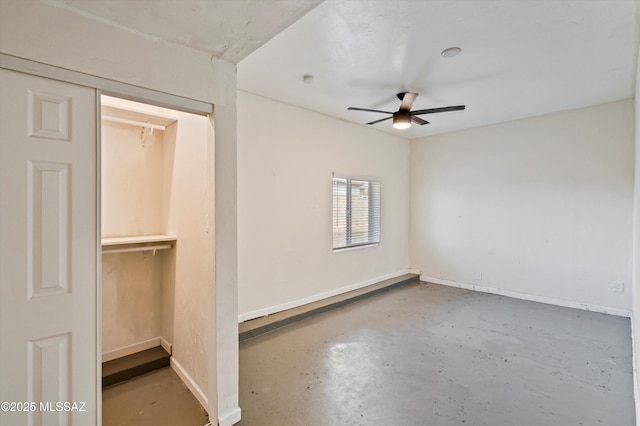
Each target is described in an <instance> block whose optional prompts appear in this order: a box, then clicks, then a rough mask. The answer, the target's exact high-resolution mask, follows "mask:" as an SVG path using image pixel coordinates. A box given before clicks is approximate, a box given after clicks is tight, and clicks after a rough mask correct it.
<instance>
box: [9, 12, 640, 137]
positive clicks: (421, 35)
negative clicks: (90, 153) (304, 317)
mask: <svg viewBox="0 0 640 426" xmlns="http://www.w3.org/2000/svg"><path fill="white" fill-rule="evenodd" d="M0 1H1V0H0ZM41 1H43V2H46V3H49V4H53V5H56V6H57V7H64V8H68V9H71V10H73V11H74V12H76V13H79V14H82V15H84V16H88V17H90V18H92V19H96V20H99V21H103V22H107V23H109V24H111V25H115V26H119V27H122V28H125V29H126V30H128V31H134V32H136V33H139V34H142V35H144V36H146V37H152V38H155V39H161V40H166V41H168V42H172V43H177V44H181V45H185V46H189V47H191V48H194V49H198V50H200V51H204V52H207V53H209V54H211V55H212V56H216V57H221V58H224V59H227V60H229V61H231V62H233V63H238V86H239V88H240V89H242V90H245V91H248V92H252V93H256V94H259V95H262V96H265V97H268V98H272V99H276V100H279V101H282V102H285V103H288V104H292V105H296V106H299V107H303V108H307V109H310V110H314V111H318V112H321V113H324V114H327V115H331V116H334V117H337V118H340V119H344V120H348V121H353V122H354V123H360V124H362V123H366V122H368V121H372V120H376V119H378V118H383V117H385V116H384V115H379V114H376V113H370V112H356V111H347V107H349V106H355V107H362V108H372V109H382V110H388V111H395V110H397V109H398V106H399V101H398V100H397V98H396V97H395V94H396V93H397V92H399V91H405V90H406V91H415V92H418V93H419V94H420V96H419V97H418V98H417V100H416V102H415V104H414V109H424V108H432V107H440V106H447V105H459V104H465V105H466V106H467V109H466V110H465V111H458V112H447V113H442V114H434V115H429V116H423V118H427V119H428V120H429V121H430V122H431V124H429V125H425V126H416V125H414V126H412V127H411V128H410V129H408V130H403V131H399V130H395V129H393V128H392V127H391V122H390V121H385V122H382V123H379V124H375V125H373V126H372V127H374V128H376V129H379V130H382V131H388V132H391V133H395V134H398V135H402V136H405V137H408V138H416V137H421V136H426V135H430V134H436V133H442V132H448V131H453V130H459V129H464V128H469V127H477V126H482V125H487V124H491V123H497V122H502V121H508V120H514V119H518V118H524V117H529V116H535V115H541V114H546V113H550V112H554V111H559V110H565V109H572V108H580V107H584V106H589V105H595V104H599V103H604V102H609V101H615V100H619V99H625V98H629V97H632V96H633V93H634V82H635V77H634V76H635V65H636V55H637V40H638V10H637V9H638V6H637V5H638V1H637V0H326V1H324V2H322V0H108V1H97V0H41ZM451 46H459V47H461V48H462V53H461V54H460V55H459V56H457V57H454V58H443V57H442V56H441V55H440V52H441V51H442V50H443V49H445V48H447V47H451ZM305 74H311V75H313V76H314V80H313V83H311V84H306V83H304V82H303V80H302V77H303V75H305Z"/></svg>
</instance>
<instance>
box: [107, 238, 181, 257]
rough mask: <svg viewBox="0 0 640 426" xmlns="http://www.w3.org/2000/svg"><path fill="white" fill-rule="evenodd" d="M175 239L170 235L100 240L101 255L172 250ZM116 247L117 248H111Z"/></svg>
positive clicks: (154, 252)
mask: <svg viewBox="0 0 640 426" xmlns="http://www.w3.org/2000/svg"><path fill="white" fill-rule="evenodd" d="M176 240H177V238H176V237H175V236H171V235H131V236H126V237H107V238H102V253H103V254H108V253H130V252H137V251H153V254H154V255H155V254H156V250H167V249H170V248H173V245H174V243H175V242H176ZM112 246H117V247H112Z"/></svg>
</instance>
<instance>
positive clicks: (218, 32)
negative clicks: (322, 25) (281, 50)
mask: <svg viewBox="0 0 640 426" xmlns="http://www.w3.org/2000/svg"><path fill="white" fill-rule="evenodd" d="M0 1H1V0H0ZM41 1H43V2H45V3H49V4H53V5H56V6H57V7H64V8H67V9H69V10H71V11H73V12H75V13H78V14H81V15H83V16H86V17H88V18H90V19H94V20H98V21H102V22H106V23H108V24H111V25H115V26H118V27H121V28H124V29H126V30H128V31H134V32H136V33H139V34H143V35H145V36H151V37H153V38H156V39H160V40H165V41H169V42H172V43H177V44H180V45H184V46H189V47H191V48H194V49H197V50H200V51H203V52H206V53H209V54H211V55H213V56H216V57H219V58H223V59H226V60H228V61H230V62H233V63H234V64H237V63H238V62H239V61H240V60H241V59H243V58H244V57H245V56H247V55H248V54H249V53H251V52H253V51H254V50H255V49H257V48H258V47H259V46H261V45H263V44H264V43H265V42H266V41H268V40H269V39H271V38H272V37H273V36H274V35H276V34H278V33H279V32H281V31H282V30H283V29H285V28H287V27H288V26H289V25H291V24H292V23H293V22H295V21H296V20H297V19H299V18H300V17H301V16H302V15H304V14H305V13H307V12H308V11H309V10H311V9H313V8H314V7H315V6H316V5H318V4H320V3H321V2H322V0H100V1H99V0H41Z"/></svg>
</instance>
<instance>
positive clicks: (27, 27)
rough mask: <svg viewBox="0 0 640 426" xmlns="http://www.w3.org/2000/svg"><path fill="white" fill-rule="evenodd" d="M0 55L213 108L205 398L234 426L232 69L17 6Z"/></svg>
mask: <svg viewBox="0 0 640 426" xmlns="http://www.w3.org/2000/svg"><path fill="white" fill-rule="evenodd" d="M61 29H63V30H61ZM0 52H2V53H5V54H9V55H13V56H17V57H20V58H25V59H30V60H33V61H38V62H42V63H45V64H50V65H55V66H58V67H61V68H66V69H70V70H74V71H79V72H83V73H86V74H90V75H95V76H98V77H104V78H108V79H111V80H114V81H118V82H123V83H128V84H132V85H136V86H139V87H144V88H148V89H152V90H156V91H160V92H166V93H171V94H175V95H178V96H184V97H187V98H191V99H196V100H200V101H204V102H209V103H212V104H215V134H214V132H213V131H212V130H210V131H209V137H210V139H209V142H208V146H207V154H206V156H207V161H208V162H209V163H210V165H211V166H212V167H210V168H209V170H210V173H209V176H208V184H209V185H210V187H211V189H212V190H213V186H214V174H215V205H216V206H221V207H220V208H219V209H217V211H216V215H215V226H213V225H212V224H211V226H210V228H209V232H210V235H213V234H215V242H214V240H213V239H211V241H210V242H209V244H210V246H211V248H214V244H215V262H213V261H211V262H207V268H208V274H209V276H210V278H212V279H215V288H213V287H212V288H210V289H209V292H208V294H207V295H206V299H205V301H206V303H207V304H208V309H207V311H208V315H209V316H208V320H207V322H206V324H207V326H208V327H209V331H210V332H209V333H208V335H209V336H210V337H211V338H208V342H207V344H206V345H207V347H208V356H207V360H208V361H209V362H210V363H211V364H210V366H211V367H212V368H209V369H208V378H209V379H208V383H209V384H210V386H209V388H208V389H205V390H204V391H205V392H206V393H207V394H208V395H209V396H211V397H210V398H209V402H208V409H209V412H210V413H211V414H212V417H214V418H215V417H216V416H218V417H219V418H220V419H221V424H227V425H228V424H233V423H234V422H235V421H237V420H239V418H240V409H239V407H238V332H237V326H238V325H237V288H236V286H237V263H236V259H237V257H236V175H235V172H236V166H235V146H236V70H235V64H232V63H230V62H227V61H225V60H222V59H219V58H215V57H214V58H212V57H211V55H208V54H206V53H203V52H200V51H196V50H192V49H188V48H185V47H183V46H179V45H175V44H172V43H166V42H161V41H158V40H154V39H152V38H148V37H143V36H140V35H139V34H135V33H133V32H129V31H126V30H123V29H121V28H117V27H114V26H110V25H108V24H106V23H103V22H97V21H94V20H91V19H88V18H86V17H84V16H81V15H78V14H75V13H72V12H70V11H69V10H67V9H65V8H61V7H56V6H55V4H48V3H43V2H40V1H22V0H4V1H0ZM167 64H171V66H167ZM212 121H213V117H212ZM213 137H215V145H214V144H213V142H212V141H213ZM214 151H215V156H214ZM214 161H215V172H214V167H213V165H214ZM213 204H214V203H213V202H212V203H211V205H210V206H209V217H210V218H212V217H214V215H213ZM216 384H217V385H216ZM223 419H224V421H223Z"/></svg>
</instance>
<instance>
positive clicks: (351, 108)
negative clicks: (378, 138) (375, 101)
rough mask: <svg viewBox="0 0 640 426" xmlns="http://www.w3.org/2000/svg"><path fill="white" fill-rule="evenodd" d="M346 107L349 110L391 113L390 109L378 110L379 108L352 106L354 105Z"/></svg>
mask: <svg viewBox="0 0 640 426" xmlns="http://www.w3.org/2000/svg"><path fill="white" fill-rule="evenodd" d="M347 109H348V110H350V111H369V112H381V113H383V114H393V113H392V112H390V111H380V110H379V109H368V108H354V107H349V108H347Z"/></svg>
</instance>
